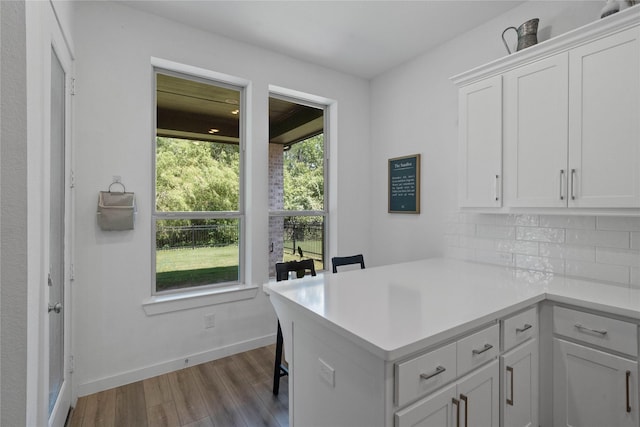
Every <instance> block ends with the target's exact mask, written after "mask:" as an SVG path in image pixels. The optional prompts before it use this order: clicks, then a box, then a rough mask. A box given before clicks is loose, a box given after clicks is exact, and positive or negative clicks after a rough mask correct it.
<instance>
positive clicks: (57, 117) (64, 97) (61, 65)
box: [45, 42, 71, 426]
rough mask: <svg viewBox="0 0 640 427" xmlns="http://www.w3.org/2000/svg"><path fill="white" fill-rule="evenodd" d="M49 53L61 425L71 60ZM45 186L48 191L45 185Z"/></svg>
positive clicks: (52, 271)
mask: <svg viewBox="0 0 640 427" xmlns="http://www.w3.org/2000/svg"><path fill="white" fill-rule="evenodd" d="M60 45H62V46H63V44H58V43H55V42H54V43H53V44H52V47H51V49H50V52H51V53H50V55H51V58H50V63H51V68H50V70H51V71H50V74H51V76H50V79H51V80H50V81H51V90H50V94H51V99H50V114H49V117H50V121H49V122H50V134H49V137H50V138H49V150H48V153H49V161H48V163H49V173H48V174H47V177H48V178H49V188H48V190H49V245H48V259H49V270H48V277H47V290H48V292H47V293H48V301H47V306H48V307H47V323H48V328H47V329H46V330H47V332H48V363H47V365H48V393H49V400H48V401H49V425H50V426H63V425H64V423H65V420H66V417H67V414H68V411H69V408H70V405H71V386H70V383H71V381H70V378H69V375H70V370H69V367H68V365H67V361H68V352H69V343H70V339H69V321H70V314H69V313H68V305H67V302H68V301H69V298H68V289H69V286H68V283H69V277H67V275H66V274H65V272H66V271H67V268H66V267H67V265H68V264H69V263H68V259H67V256H68V254H69V250H68V247H67V246H68V245H67V244H66V243H67V242H69V239H68V238H67V236H68V231H69V230H68V228H69V227H67V224H68V212H67V209H66V207H67V201H68V200H69V197H68V194H67V188H68V186H67V185H66V176H67V171H68V169H69V168H68V162H67V159H68V158H69V156H68V153H67V147H68V144H67V141H68V140H69V123H70V121H69V118H68V113H69V108H68V107H69V105H70V103H69V102H70V101H69V95H68V94H69V92H68V90H67V87H68V85H67V82H68V78H69V77H68V72H67V70H69V67H70V59H69V58H68V56H67V55H66V54H65V53H66V52H65V51H63V52H65V53H61V52H60V49H56V48H54V46H56V47H57V46H60ZM45 188H46V187H45Z"/></svg>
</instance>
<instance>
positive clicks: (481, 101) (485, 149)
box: [458, 76, 502, 207]
mask: <svg viewBox="0 0 640 427" xmlns="http://www.w3.org/2000/svg"><path fill="white" fill-rule="evenodd" d="M458 102H459V104H458V106H459V119H460V130H459V138H460V140H459V154H460V182H459V204H460V206H464V207H499V206H501V205H502V197H501V195H500V193H501V185H500V184H501V177H502V76H496V77H492V78H489V79H486V80H482V81H480V82H477V83H474V84H471V85H468V86H465V87H463V88H461V89H460V91H459V101H458Z"/></svg>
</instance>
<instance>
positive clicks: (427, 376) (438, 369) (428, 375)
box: [420, 366, 446, 380]
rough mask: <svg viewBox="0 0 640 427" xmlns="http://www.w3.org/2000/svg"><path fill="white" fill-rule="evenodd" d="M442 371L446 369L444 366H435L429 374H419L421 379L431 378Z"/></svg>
mask: <svg viewBox="0 0 640 427" xmlns="http://www.w3.org/2000/svg"><path fill="white" fill-rule="evenodd" d="M444 371H446V369H445V367H444V366H437V367H436V370H435V371H433V372H431V373H430V374H420V378H421V379H423V380H428V379H429V378H433V377H435V376H436V375H440V374H441V373H443V372H444Z"/></svg>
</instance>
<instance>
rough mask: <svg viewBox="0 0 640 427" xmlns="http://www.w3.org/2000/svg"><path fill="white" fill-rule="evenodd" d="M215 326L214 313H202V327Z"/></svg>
mask: <svg viewBox="0 0 640 427" xmlns="http://www.w3.org/2000/svg"><path fill="white" fill-rule="evenodd" d="M214 326H216V315H215V314H205V315H204V328H205V329H209V328H213V327H214Z"/></svg>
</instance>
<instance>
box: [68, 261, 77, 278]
mask: <svg viewBox="0 0 640 427" xmlns="http://www.w3.org/2000/svg"><path fill="white" fill-rule="evenodd" d="M75 279H76V266H75V265H74V264H73V263H71V265H70V266H69V280H70V281H72V282H73V281H74V280H75Z"/></svg>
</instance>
